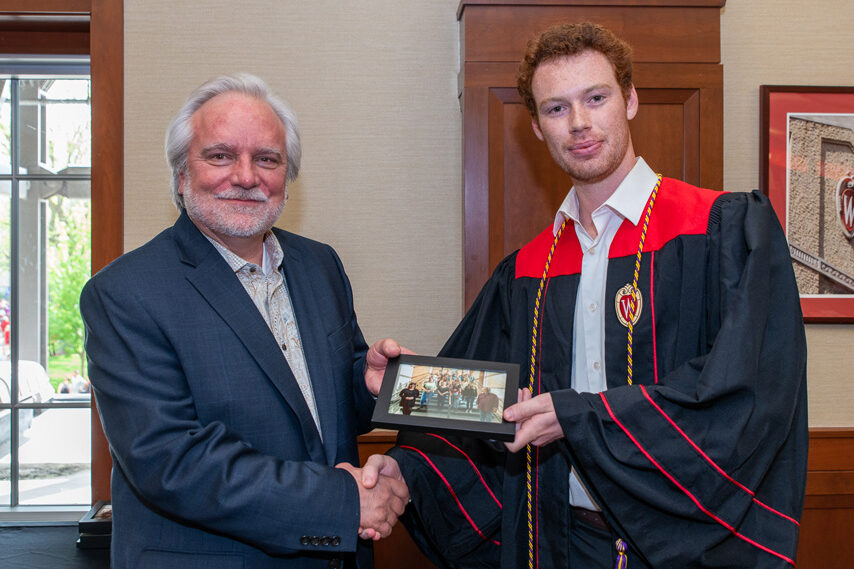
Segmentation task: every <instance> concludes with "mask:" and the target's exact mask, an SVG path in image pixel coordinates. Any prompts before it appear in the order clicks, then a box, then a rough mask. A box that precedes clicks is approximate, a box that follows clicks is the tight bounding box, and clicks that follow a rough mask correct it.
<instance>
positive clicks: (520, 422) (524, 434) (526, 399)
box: [504, 388, 564, 452]
mask: <svg viewBox="0 0 854 569" xmlns="http://www.w3.org/2000/svg"><path fill="white" fill-rule="evenodd" d="M504 418H505V419H506V420H508V421H513V422H515V423H516V424H517V426H518V427H517V430H516V438H515V439H514V440H513V442H512V443H505V444H506V445H507V450H509V451H510V452H518V451H519V450H521V449H523V448H525V445H527V444H528V443H531V444H532V445H534V446H543V445H547V444H549V443H550V442H553V441H556V440H558V439H562V438H563V436H564V435H563V429H562V428H561V426H560V423H559V422H558V420H557V414H556V413H555V407H554V403H553V402H552V395H551V393H541V394H540V395H537V396H536V397H531V392H530V391H528V389H527V388H526V389H523V390H522V393H521V394H520V395H519V403H516V404H515V405H511V406H510V407H508V408H507V409H505V410H504Z"/></svg>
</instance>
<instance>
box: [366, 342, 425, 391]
mask: <svg viewBox="0 0 854 569" xmlns="http://www.w3.org/2000/svg"><path fill="white" fill-rule="evenodd" d="M414 353H415V352H413V351H412V350H409V349H407V348H404V347H403V346H401V345H400V344H398V343H397V342H396V341H394V340H392V339H391V338H386V339H384V340H379V341H378V342H377V343H375V344H374V345H373V346H371V347H370V349H369V350H368V355H367V357H366V358H365V385H367V386H368V391H370V392H371V393H372V394H373V395H374V396H375V397H376V395H377V394H378V393H379V392H380V386H382V384H383V374H385V366H386V364H388V360H389V359H390V358H396V357H397V356H399V355H400V354H414Z"/></svg>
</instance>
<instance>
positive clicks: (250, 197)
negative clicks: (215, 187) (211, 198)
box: [215, 188, 267, 202]
mask: <svg viewBox="0 0 854 569" xmlns="http://www.w3.org/2000/svg"><path fill="white" fill-rule="evenodd" d="M215 197H216V199H218V200H244V201H253V202H265V201H267V196H266V195H264V192H262V191H261V189H260V188H251V189H248V190H247V189H245V188H231V189H229V190H225V191H224V192H220V193H218V194H216V195H215Z"/></svg>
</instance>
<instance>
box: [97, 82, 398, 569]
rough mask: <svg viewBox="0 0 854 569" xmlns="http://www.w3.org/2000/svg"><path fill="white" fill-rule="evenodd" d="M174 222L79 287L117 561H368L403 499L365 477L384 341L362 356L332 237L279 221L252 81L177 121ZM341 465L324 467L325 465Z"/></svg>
mask: <svg viewBox="0 0 854 569" xmlns="http://www.w3.org/2000/svg"><path fill="white" fill-rule="evenodd" d="M166 152H167V158H168V161H169V165H170V166H171V168H172V174H173V188H172V189H173V195H172V197H173V200H174V201H175V203H176V205H177V206H178V209H179V210H180V212H181V214H180V216H179V218H178V220H177V221H176V222H175V224H174V225H173V226H172V227H171V228H169V229H166V230H165V231H163V232H162V233H161V234H160V235H158V236H157V237H155V238H154V239H152V240H151V241H150V242H149V243H147V244H146V245H144V246H142V247H140V248H139V249H137V250H135V251H132V252H130V253H128V254H126V255H123V256H122V257H121V258H119V259H118V260H116V261H115V262H114V263H112V264H111V265H110V266H108V267H107V268H105V269H104V270H102V271H101V272H100V273H98V274H97V275H96V276H94V277H93V278H92V279H91V280H90V281H89V283H88V284H87V285H86V287H85V288H84V290H83V294H82V297H81V312H82V313H83V318H84V320H85V323H86V330H87V341H86V350H87V354H88V356H89V373H90V377H91V380H92V385H93V386H94V393H95V398H96V400H97V403H98V409H99V411H100V414H101V419H102V422H103V425H104V431H105V433H106V435H107V439H108V440H109V442H110V450H111V453H112V457H113V476H112V501H113V510H114V513H115V514H114V519H113V542H112V566H113V568H114V569H121V568H124V567H151V568H157V569H166V568H170V567H175V568H179V567H180V568H181V569H188V568H192V567H199V568H202V567H203V568H205V569H214V568H220V567H222V568H226V567H253V568H266V567H270V568H272V567H287V568H297V567H298V568H321V567H323V568H327V567H342V566H343V567H361V568H364V567H369V566H370V565H371V553H370V547H369V543H365V542H360V541H359V539H358V535H357V530H359V528H361V529H362V531H367V530H370V532H369V533H370V535H372V536H380V535H382V536H384V535H387V534H388V533H389V532H390V531H391V525H392V524H393V523H394V522H395V520H396V517H397V515H398V514H399V513H400V512H402V510H403V506H404V504H405V502H406V500H407V499H408V492H407V490H406V487H405V485H403V484H401V483H400V482H398V481H395V480H391V479H388V478H383V479H382V480H381V482H380V484H378V485H377V486H376V487H374V488H372V489H370V490H369V489H367V488H365V487H364V486H363V485H362V484H361V482H360V478H361V477H360V476H359V473H358V471H357V469H356V468H355V467H354V466H352V465H353V464H358V453H357V447H356V435H357V434H358V433H360V432H364V431H366V430H368V429H369V425H370V416H371V413H372V411H373V408H374V397H373V395H372V394H374V395H375V394H376V393H377V391H378V389H379V384H380V381H381V374H382V371H383V369H384V367H385V363H386V360H387V357H393V356H396V355H398V354H399V353H400V347H399V346H398V345H397V344H396V343H395V342H394V341H392V340H385V341H380V342H377V343H376V344H375V345H374V346H372V347H371V348H370V350H369V349H368V347H367V346H366V344H365V341H364V339H363V337H362V333H361V331H360V330H359V326H358V324H357V322H356V315H355V313H354V311H353V299H352V293H351V289H350V284H349V282H348V280H347V276H346V275H345V274H344V269H343V268H342V266H341V261H340V260H339V259H338V257H337V255H336V254H335V252H334V251H333V250H332V249H331V248H330V247H329V246H327V245H324V244H321V243H318V242H315V241H311V240H309V239H306V238H304V237H300V236H298V235H294V234H292V233H288V232H286V231H281V230H279V229H276V228H273V223H274V222H275V221H276V219H277V218H278V217H279V214H280V213H281V212H282V209H283V208H284V206H285V202H286V200H287V182H289V181H292V180H294V179H295V178H296V176H297V173H298V171H299V163H300V140H299V133H298V130H297V124H296V119H295V117H294V114H293V112H292V111H291V110H290V108H289V107H288V106H287V105H285V103H284V102H282V101H281V100H280V99H278V98H277V97H276V96H275V95H273V94H272V93H270V92H269V90H268V89H267V87H266V85H265V84H264V83H263V82H262V81H261V80H260V79H258V78H256V77H253V76H250V75H242V74H241V75H233V76H223V77H218V78H216V79H213V80H211V81H209V82H208V83H206V84H204V85H202V86H201V87H199V88H198V89H197V90H196V91H195V92H193V93H192V95H191V96H190V98H189V99H188V100H187V101H186V103H185V104H184V106H183V107H182V108H181V109H180V111H179V112H178V113H177V115H176V116H175V118H174V119H173V121H172V124H171V125H170V126H169V130H168V133H167V137H166ZM336 464H337V465H339V466H340V468H335V465H336Z"/></svg>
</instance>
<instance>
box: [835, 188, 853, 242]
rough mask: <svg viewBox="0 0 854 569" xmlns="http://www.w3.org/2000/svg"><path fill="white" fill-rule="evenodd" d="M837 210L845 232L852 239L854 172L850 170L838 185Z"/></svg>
mask: <svg viewBox="0 0 854 569" xmlns="http://www.w3.org/2000/svg"><path fill="white" fill-rule="evenodd" d="M836 211H837V215H838V216H839V221H840V222H842V231H843V233H845V236H846V237H847V238H848V239H851V238H852V237H854V172H848V173H847V174H846V175H845V177H844V178H842V179H841V180H839V185H837V186H836Z"/></svg>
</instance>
